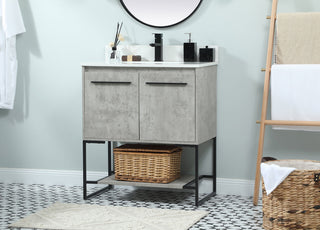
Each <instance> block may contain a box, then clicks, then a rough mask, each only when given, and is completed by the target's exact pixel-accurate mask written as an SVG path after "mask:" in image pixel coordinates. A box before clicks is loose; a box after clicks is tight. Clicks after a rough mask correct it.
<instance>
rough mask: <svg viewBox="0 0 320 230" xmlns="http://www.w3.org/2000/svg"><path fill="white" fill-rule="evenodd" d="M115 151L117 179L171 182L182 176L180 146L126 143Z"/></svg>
mask: <svg viewBox="0 0 320 230" xmlns="http://www.w3.org/2000/svg"><path fill="white" fill-rule="evenodd" d="M113 152H114V165H115V179H116V180H125V181H138V182H149V183H169V182H172V181H174V180H176V179H178V178H179V177H180V160H181V152H182V149H181V148H179V147H176V146H172V145H140V144H126V145H122V146H120V147H117V148H114V150H113Z"/></svg>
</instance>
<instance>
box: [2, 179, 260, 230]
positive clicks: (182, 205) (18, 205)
mask: <svg viewBox="0 0 320 230" xmlns="http://www.w3.org/2000/svg"><path fill="white" fill-rule="evenodd" d="M96 189H97V188H90V189H89V192H92V191H94V190H96ZM55 202H65V203H67V202H69V203H89V204H99V205H114V206H135V207H148V208H164V209H184V210H195V209H199V210H206V211H208V212H209V215H207V216H206V217H205V218H203V219H201V220H200V221H199V222H198V223H197V224H195V225H194V226H193V227H192V228H190V229H192V230H195V229H199V230H205V229H217V230H218V229H228V230H229V229H230V230H233V229H234V230H236V229H263V228H262V206H261V205H258V206H253V204H252V198H251V197H241V196H231V195H217V196H215V197H212V198H211V199H210V200H209V201H207V202H206V203H204V204H203V205H202V206H200V207H198V208H197V207H195V206H194V194H193V193H189V192H178V191H157V190H142V189H135V190H132V189H130V188H128V187H116V188H114V189H112V190H110V191H108V192H105V193H103V194H101V195H99V196H97V197H94V198H91V199H90V200H87V201H84V200H83V199H82V187H81V186H72V187H71V186H70V187H69V186H63V185H54V186H48V185H24V184H4V183H0V229H1V230H4V229H8V225H9V224H10V223H12V222H14V221H15V220H18V219H20V218H23V217H25V216H26V215H28V214H31V213H34V212H36V211H37V210H39V209H42V208H45V207H48V206H49V205H51V204H53V203H55Z"/></svg>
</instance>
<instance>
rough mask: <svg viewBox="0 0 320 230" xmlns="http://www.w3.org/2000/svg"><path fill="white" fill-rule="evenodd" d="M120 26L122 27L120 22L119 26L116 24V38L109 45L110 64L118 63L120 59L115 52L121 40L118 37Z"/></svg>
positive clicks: (119, 36)
mask: <svg viewBox="0 0 320 230" xmlns="http://www.w3.org/2000/svg"><path fill="white" fill-rule="evenodd" d="M122 25H123V22H121V24H120V23H119V22H118V23H117V31H116V36H115V38H114V42H113V43H111V44H110V46H111V49H112V51H111V54H110V62H117V61H120V57H119V54H118V52H117V46H118V45H119V43H120V41H122V40H123V38H122V36H121V35H120V32H121V29H122Z"/></svg>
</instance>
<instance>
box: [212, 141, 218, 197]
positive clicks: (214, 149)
mask: <svg viewBox="0 0 320 230" xmlns="http://www.w3.org/2000/svg"><path fill="white" fill-rule="evenodd" d="M212 145H213V146H212V176H213V181H212V182H213V190H212V191H213V192H214V195H216V192H217V137H215V138H213V140H212Z"/></svg>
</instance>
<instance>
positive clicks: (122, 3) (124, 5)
mask: <svg viewBox="0 0 320 230" xmlns="http://www.w3.org/2000/svg"><path fill="white" fill-rule="evenodd" d="M202 2H203V0H200V2H199V4H198V5H197V7H196V8H195V9H194V10H193V11H192V13H191V14H190V15H189V16H188V17H186V18H184V19H182V20H181V21H179V22H177V23H174V24H171V25H167V26H155V25H151V24H148V23H145V22H143V21H141V20H139V19H138V18H136V17H135V16H134V15H133V14H132V13H131V12H130V10H129V9H128V8H127V7H126V4H125V3H124V2H123V0H120V3H121V5H122V6H123V8H124V9H125V10H126V11H127V13H128V14H129V15H130V16H131V17H133V18H134V19H135V20H136V21H138V22H140V23H142V24H144V25H146V26H150V27H153V28H168V27H172V26H175V25H178V24H180V23H182V22H184V21H186V20H187V19H188V18H190V17H191V16H192V15H193V14H194V13H195V12H196V11H197V9H198V8H199V7H200V5H201V3H202Z"/></svg>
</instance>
